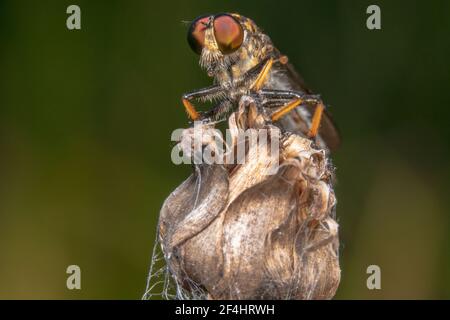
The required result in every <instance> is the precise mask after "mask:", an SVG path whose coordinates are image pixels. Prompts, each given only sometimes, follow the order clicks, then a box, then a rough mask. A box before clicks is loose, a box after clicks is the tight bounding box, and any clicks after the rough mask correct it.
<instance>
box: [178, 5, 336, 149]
mask: <svg viewBox="0 0 450 320" xmlns="http://www.w3.org/2000/svg"><path fill="white" fill-rule="evenodd" d="M188 42H189V45H190V47H191V48H192V50H194V52H196V53H197V54H199V55H200V66H201V67H202V68H203V69H205V70H206V72H207V73H208V76H210V77H212V78H214V84H213V85H212V86H210V87H207V88H203V89H200V90H196V91H193V92H190V93H186V94H184V95H183V97H182V102H183V105H184V107H185V109H186V111H187V113H188V115H189V117H190V118H191V119H192V120H206V121H209V120H223V119H224V118H226V116H227V115H228V114H229V113H230V112H232V111H233V110H234V109H235V108H236V106H237V105H238V102H239V99H240V98H241V97H242V96H243V95H250V96H252V95H253V96H257V97H258V98H259V101H261V104H262V106H263V107H264V109H265V110H273V112H272V113H271V114H270V118H271V120H272V122H273V123H274V124H277V125H279V126H280V127H281V128H282V129H284V130H285V131H289V132H294V133H301V134H303V135H306V136H308V137H310V138H315V139H316V142H317V143H318V144H320V145H321V146H327V147H328V148H329V149H330V150H332V151H333V150H335V149H336V148H337V147H338V145H339V143H340V138H339V134H338V131H337V129H336V126H335V125H334V123H333V121H332V119H331V117H330V115H329V114H328V112H327V111H326V109H325V105H324V103H323V102H322V100H321V98H320V97H319V96H318V95H314V94H313V93H312V92H311V91H310V90H309V89H308V88H307V87H306V86H305V84H304V82H303V80H302V78H301V77H300V75H299V74H298V73H297V72H296V71H295V69H294V67H293V66H292V65H291V64H290V63H289V61H288V58H287V57H286V56H285V55H283V54H281V53H280V51H278V49H277V48H275V46H274V45H273V44H272V41H271V40H270V38H269V37H268V36H267V35H265V34H264V33H262V32H261V30H260V29H259V28H258V27H257V26H256V25H255V23H254V22H253V21H252V20H250V19H248V18H245V17H243V16H241V15H239V14H235V13H221V14H217V15H205V16H201V17H198V18H196V19H195V20H194V21H193V22H192V23H191V25H190V27H189V31H188ZM193 100H198V101H201V102H205V101H217V102H218V104H217V105H216V106H215V107H214V108H213V109H212V110H210V111H208V112H206V113H199V112H198V111H197V110H196V108H195V106H194V104H193V103H192V101H193Z"/></svg>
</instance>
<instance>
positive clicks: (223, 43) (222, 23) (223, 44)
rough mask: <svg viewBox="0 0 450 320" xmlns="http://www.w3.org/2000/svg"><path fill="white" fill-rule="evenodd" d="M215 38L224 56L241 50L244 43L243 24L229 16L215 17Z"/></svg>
mask: <svg viewBox="0 0 450 320" xmlns="http://www.w3.org/2000/svg"><path fill="white" fill-rule="evenodd" d="M214 36H215V38H216V42H217V45H218V46H219V49H220V51H221V52H222V53H223V54H229V53H232V52H234V51H236V50H237V49H239V48H240V46H241V45H242V42H243V41H244V30H243V29H242V26H241V24H240V23H239V22H238V21H237V20H236V19H235V18H233V17H232V16H230V15H228V14H220V15H217V16H215V17H214Z"/></svg>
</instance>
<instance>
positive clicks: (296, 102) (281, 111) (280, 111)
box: [271, 98, 303, 121]
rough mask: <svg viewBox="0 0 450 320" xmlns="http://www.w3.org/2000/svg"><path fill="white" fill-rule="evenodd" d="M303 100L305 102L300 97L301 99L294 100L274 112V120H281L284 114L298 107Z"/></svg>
mask: <svg viewBox="0 0 450 320" xmlns="http://www.w3.org/2000/svg"><path fill="white" fill-rule="evenodd" d="M302 102H303V100H302V99H300V98H299V99H295V100H292V101H291V102H289V103H288V104H286V105H284V106H282V107H281V108H279V109H278V110H277V111H275V112H274V113H272V115H271V118H272V121H278V120H280V118H281V117H283V116H284V115H286V114H287V113H289V112H290V111H291V110H293V109H295V108H296V107H298V106H299V105H300V104H301V103H302Z"/></svg>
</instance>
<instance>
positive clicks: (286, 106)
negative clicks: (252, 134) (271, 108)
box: [259, 90, 325, 138]
mask: <svg viewBox="0 0 450 320" xmlns="http://www.w3.org/2000/svg"><path fill="white" fill-rule="evenodd" d="M259 94H260V95H261V96H262V97H263V98H265V99H266V104H267V103H270V104H272V105H273V104H277V105H280V104H282V106H281V107H278V109H277V110H276V111H275V112H274V113H272V115H271V119H272V121H274V122H275V121H278V120H280V119H281V118H282V117H283V116H285V115H286V114H288V113H289V112H291V111H292V110H293V109H295V108H296V107H298V106H300V105H305V104H308V105H313V106H315V107H316V108H315V111H314V114H313V117H312V119H311V125H310V127H309V131H308V137H310V138H314V137H315V136H316V135H317V133H318V131H319V127H320V122H321V120H322V115H323V111H324V109H325V105H324V104H323V101H322V99H321V98H320V97H319V96H317V95H310V94H304V93H300V92H296V91H283V90H261V91H260V92H259Z"/></svg>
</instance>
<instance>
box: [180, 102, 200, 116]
mask: <svg viewBox="0 0 450 320" xmlns="http://www.w3.org/2000/svg"><path fill="white" fill-rule="evenodd" d="M181 101H182V102H183V105H184V108H185V109H186V112H187V114H188V115H189V118H191V119H192V120H194V121H195V120H198V119H199V118H200V114H199V113H198V112H197V110H195V107H194V106H193V104H192V103H191V102H190V101H189V100H188V99H185V98H183V99H181Z"/></svg>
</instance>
